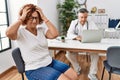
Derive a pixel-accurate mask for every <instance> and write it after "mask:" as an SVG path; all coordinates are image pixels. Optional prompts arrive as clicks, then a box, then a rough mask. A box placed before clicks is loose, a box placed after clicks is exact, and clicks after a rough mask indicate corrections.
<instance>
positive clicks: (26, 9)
mask: <svg viewBox="0 0 120 80" xmlns="http://www.w3.org/2000/svg"><path fill="white" fill-rule="evenodd" d="M29 11H30V10H29V7H25V8H24V9H23V11H22V15H21V16H20V17H19V19H20V20H21V21H24V20H25V18H26V16H27V14H28V12H29Z"/></svg>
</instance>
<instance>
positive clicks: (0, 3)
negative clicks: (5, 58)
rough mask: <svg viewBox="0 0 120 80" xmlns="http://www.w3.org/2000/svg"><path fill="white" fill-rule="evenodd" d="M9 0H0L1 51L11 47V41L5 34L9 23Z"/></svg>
mask: <svg viewBox="0 0 120 80" xmlns="http://www.w3.org/2000/svg"><path fill="white" fill-rule="evenodd" d="M8 20H9V19H8V10H7V0H0V52H2V51H5V50H7V49H9V48H11V42H10V40H9V38H8V37H7V36H6V35H5V31H6V29H7V27H8V25H9V21H8Z"/></svg>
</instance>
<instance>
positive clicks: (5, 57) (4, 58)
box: [0, 0, 37, 74]
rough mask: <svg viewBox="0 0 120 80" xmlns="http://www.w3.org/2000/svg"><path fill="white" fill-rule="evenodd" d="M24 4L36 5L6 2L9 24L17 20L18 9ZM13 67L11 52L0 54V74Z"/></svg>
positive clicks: (21, 0) (28, 0)
mask: <svg viewBox="0 0 120 80" xmlns="http://www.w3.org/2000/svg"><path fill="white" fill-rule="evenodd" d="M26 3H33V4H37V0H8V7H9V13H10V14H9V20H10V24H11V23H13V22H15V21H16V20H17V17H18V11H19V9H20V8H21V7H22V6H23V5H24V4H26ZM12 47H14V43H12ZM13 65H14V62H13V60H12V57H11V50H8V51H5V52H2V53H0V74H1V73H2V72H4V71H5V70H7V69H9V68H10V67H11V66H13Z"/></svg>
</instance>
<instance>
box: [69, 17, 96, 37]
mask: <svg viewBox="0 0 120 80" xmlns="http://www.w3.org/2000/svg"><path fill="white" fill-rule="evenodd" d="M87 29H98V28H97V26H96V25H95V23H94V22H92V21H91V22H90V21H88V22H85V24H84V25H83V26H82V25H81V24H80V23H79V22H78V19H76V20H73V21H72V22H71V24H70V27H69V29H68V31H67V37H68V38H69V39H73V38H75V37H77V36H81V35H82V31H83V30H87Z"/></svg>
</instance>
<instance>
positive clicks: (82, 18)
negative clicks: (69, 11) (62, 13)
mask: <svg viewBox="0 0 120 80" xmlns="http://www.w3.org/2000/svg"><path fill="white" fill-rule="evenodd" d="M87 17H88V13H78V19H79V21H80V23H81V24H82V25H84V24H85V22H86V21H87Z"/></svg>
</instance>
